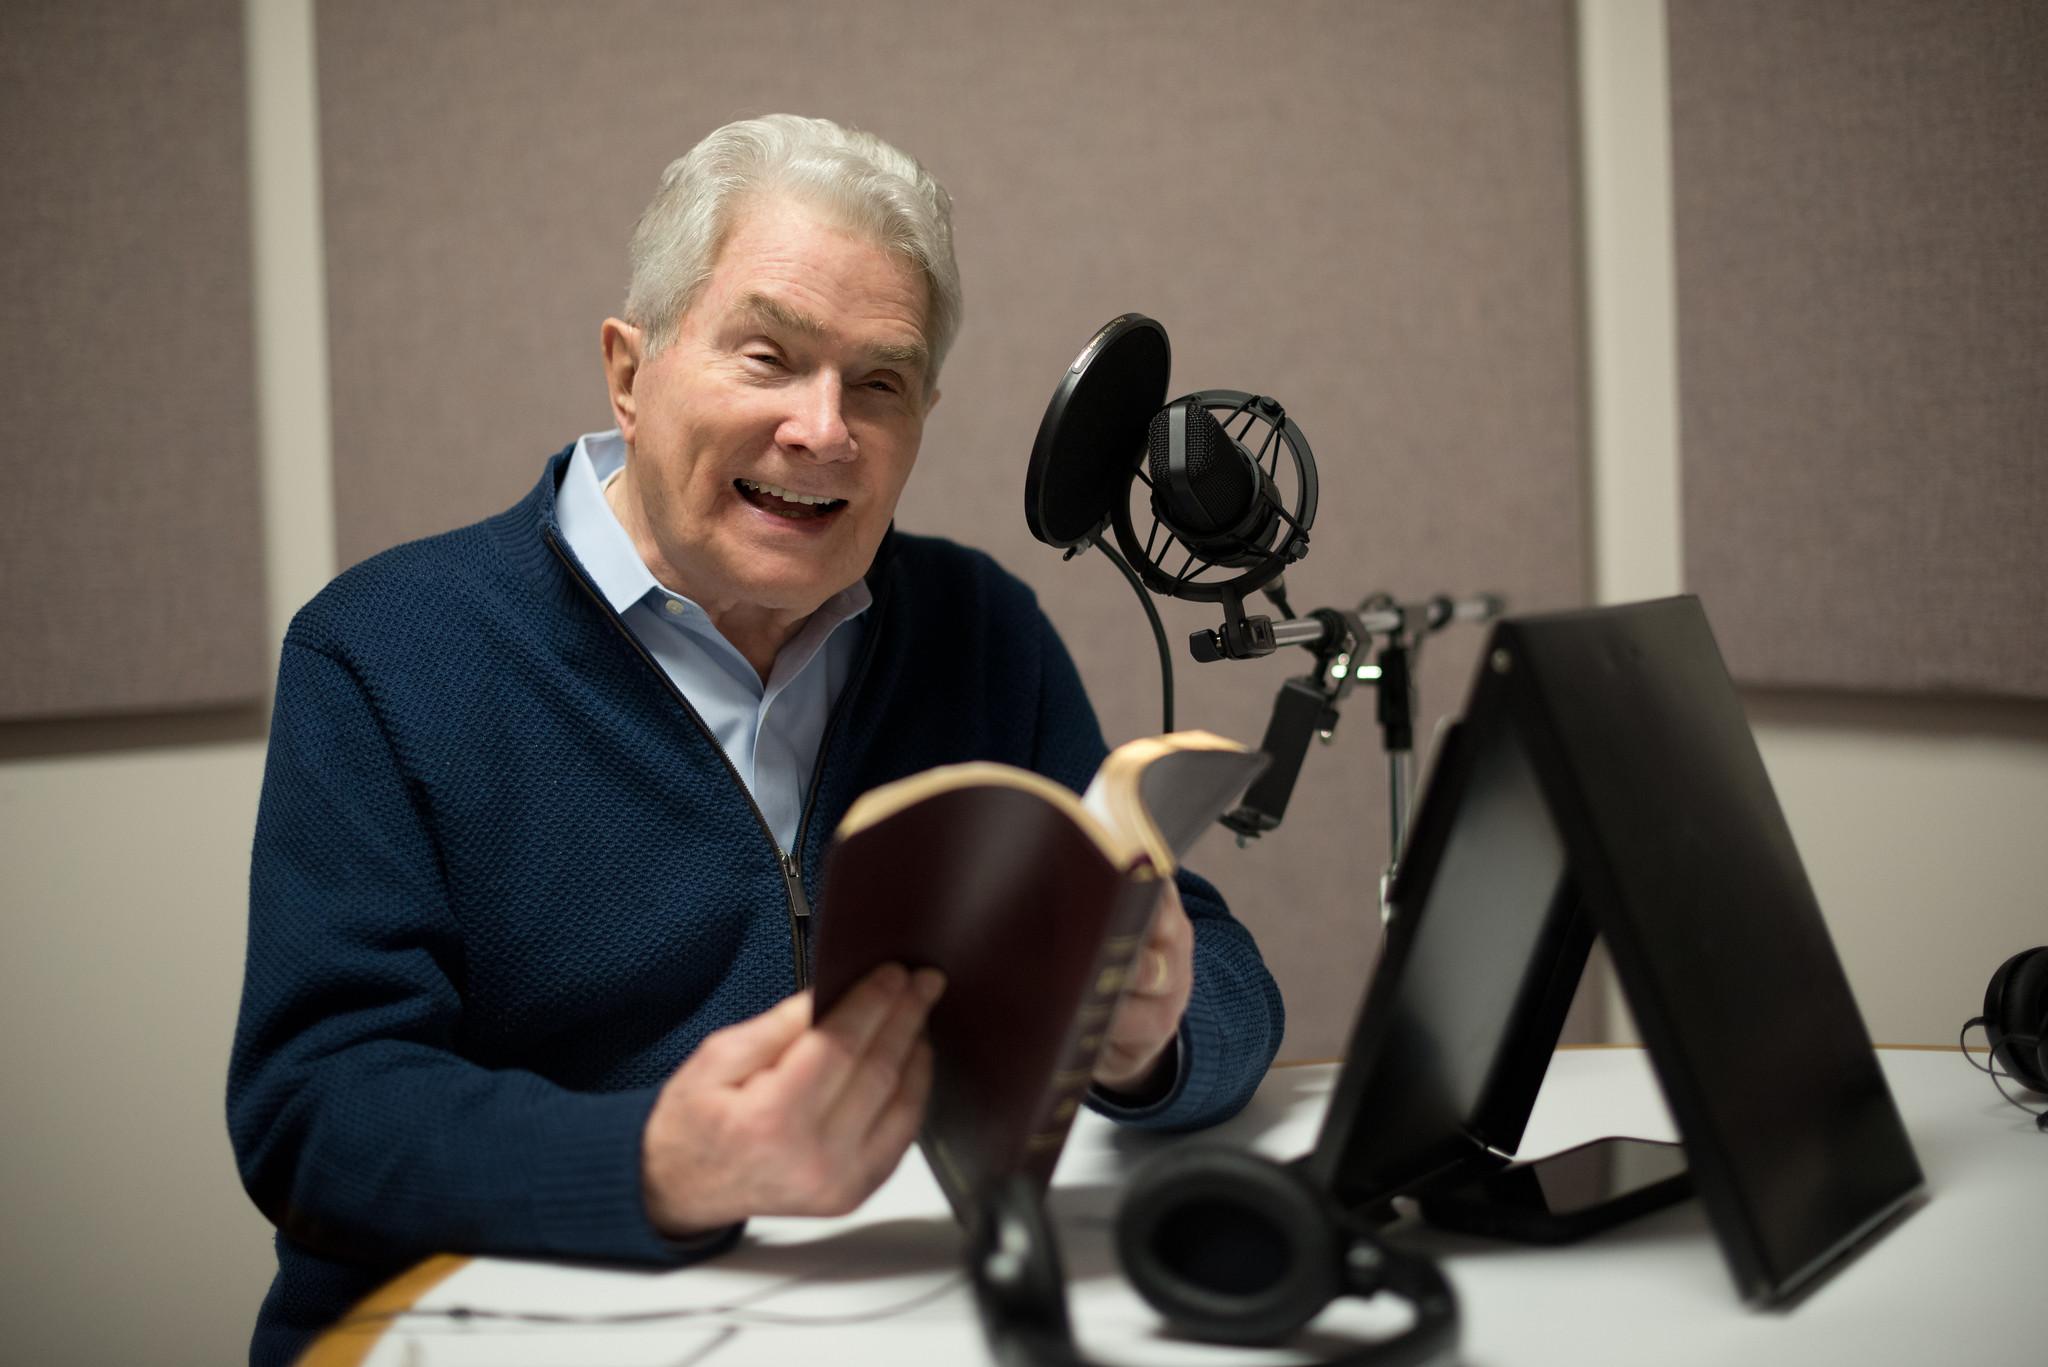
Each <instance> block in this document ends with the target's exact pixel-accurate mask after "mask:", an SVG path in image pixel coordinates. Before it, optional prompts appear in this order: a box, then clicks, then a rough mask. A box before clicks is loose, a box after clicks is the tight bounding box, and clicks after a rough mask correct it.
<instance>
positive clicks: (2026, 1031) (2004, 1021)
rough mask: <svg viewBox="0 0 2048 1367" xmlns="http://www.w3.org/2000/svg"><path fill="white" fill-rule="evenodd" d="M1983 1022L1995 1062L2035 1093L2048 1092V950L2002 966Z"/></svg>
mask: <svg viewBox="0 0 2048 1367" xmlns="http://www.w3.org/2000/svg"><path fill="white" fill-rule="evenodd" d="M1984 1022H1985V1024H1984V1033H1985V1036H1986V1038H1987V1039H1989V1041H1990V1043H1991V1054H1992V1057H1993V1058H1994V1059H1996V1060H1997V1061H1998V1062H1999V1063H2002V1064H2004V1065H2005V1070H2006V1071H2007V1072H2008V1073H2011V1074H2012V1075H2013V1077H2015V1078H2017V1079H2018V1080H2019V1081H2020V1082H2022V1083H2024V1084H2026V1085H2027V1086H2028V1087H2030V1088H2032V1089H2033V1090H2034V1091H2037V1092H2048V945H2044V946H2042V947H2041V948H2038V949H2028V950H2022V951H2021V952H2020V953H2018V954H2015V955H2013V956H2012V957H2011V958H2010V959H2007V960H2006V961H2005V962H2004V963H2003V964H2001V965H1999V968H1998V971H1997V972H1996V973H1994V974H1992V975H1991V983H1990V985H1989V986H1988V987H1986V988H1985V989H1984ZM2021 1041H2025V1042H2024V1043H2022V1042H2021Z"/></svg>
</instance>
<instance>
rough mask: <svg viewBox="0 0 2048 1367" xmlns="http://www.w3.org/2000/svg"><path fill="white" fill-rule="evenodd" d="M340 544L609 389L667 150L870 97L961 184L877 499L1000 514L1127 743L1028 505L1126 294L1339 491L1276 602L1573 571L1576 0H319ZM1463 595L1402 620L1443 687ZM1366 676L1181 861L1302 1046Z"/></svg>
mask: <svg viewBox="0 0 2048 1367" xmlns="http://www.w3.org/2000/svg"><path fill="white" fill-rule="evenodd" d="M318 18H319V38H320V86H321V119H322V140H323V157H324V164H323V173H324V178H325V191H326V196H327V242H328V252H329V267H330V282H331V300H330V313H331V319H332V332H333V347H332V353H333V364H334V413H335V437H336V441H335V468H336V480H337V490H336V493H337V502H338V505H339V518H340V528H339V532H340V545H341V548H342V558H343V560H344V561H348V560H353V559H356V558H359V557H361V556H364V555H367V554H370V553H371V552H374V551H376V550H378V549H379V548H381V547H383V546H387V545H390V544H391V543H393V542H395V541H397V540H399V539H401V538H404V537H410V536H416V535H420V534H423V533H426V532H430V531H433V530H436V529H438V528H442V527H447V526H450V525H453V524H455V523H457V522H460V521H463V520H466V519H470V518H475V517H478V516H481V515H483V514H485V513H488V512H491V511H493V510H495V509H498V508H501V507H503V506H505V505H506V504H507V503H509V502H510V501H511V500H512V499H514V498H515V497H517V496H518V495H519V494H521V493H522V492H524V491H525V490H526V489H527V488H529V487H531V485H532V482H533V480H534V479H535V478H536V476H537V475H538V473H539V470H540V465H541V461H542V459H543V458H544V457H545V456H546V455H547V454H548V453H550V452H551V451H553V450H555V449H557V448H558V447H560V446H561V445H562V444H564V443H565V442H567V441H569V440H570V439H572V438H573V437H575V435H576V434H577V433H579V432H582V431H587V430H591V429H595V428H599V427H603V426H606V425H608V419H607V416H606V413H607V409H606V405H605V398H604V387H603V382H602V377H601V374H600V370H599V365H598V325H599V323H600V321H601V320H602V319H603V318H604V316H605V315H606V314H607V313H608V312H611V311H614V310H616V309H617V307H618V304H619V300H620V298H621V297H622V295H623V292H624V286H625V279H624V272H625V267H624V258H625V242H626V238H627V235H628V233H629V232H630V230H631V228H632V224H633V221H634V219H635V217H636V216H637V215H638V213H639V211H640V209H641V207H642V205H643V204H644V203H645V202H646V200H647V197H648V196H649V195H650V194H651V193H652V191H653V188H654V183H655V179H656V176H657V175H658V173H659V171H660V169H661V167H662V166H663V165H664V164H666V163H667V162H668V161H669V160H670V159H671V158H673V157H675V156H677V155H679V154H680V153H681V152H683V151H684V150H686V149H687V147H688V146H689V145H690V144H691V143H692V142H694V141H695V140H696V139H697V138H698V137H700V136H702V135H703V134H704V133H705V132H708V131H709V130H710V129H711V128H713V127H714V126H716V125H718V124H719V123H722V122H724V121H725V120H727V119H730V118H734V117H738V116H741V115H745V114H751V113H765V112H769V111H773V110H780V109H790V110H796V111H798V112H807V113H821V114H827V115H830V116H832V117H835V118H838V119H841V120H843V121H846V122H850V123H855V124H859V125H861V126H864V127H868V128H872V129H874V130H875V131H876V132H879V133H881V134H882V135H884V136H885V137H889V138H891V139H894V140H896V141H898V142H900V143H901V144H902V145H904V146H905V147H907V148H908V149H910V150H911V151H913V152H914V153H915V154H916V155H918V156H919V157H920V158H922V159H923V160H924V161H925V162H926V163H927V164H929V165H930V166H931V167H932V168H933V169H934V170H935V171H936V172H937V173H938V174H939V176H940V177H941V178H942V179H943V180H944V181H945V182H946V183H947V184H948V186H949V187H950V188H951V190H952V192H953V194H954V196H955V199H956V203H957V212H956V218H957V235H958V242H959V254H960V261H961V267H962V271H963V274H964V276H965V282H966V289H967V322H966V327H965V330H964V331H963V333H962V335H961V338H960V341H959V344H958V346H957V348H956V349H955V351H954V354H953V357H952V359H951V360H950V361H949V362H948V365H947V370H946V373H945V375H944V377H943V380H942V387H943V390H944V400H943V402H942V403H941V404H940V405H939V407H938V409H937V410H936V412H935V413H934V415H933V417H932V420H931V422H930V424H929V426H928V428H927V431H926V438H925V444H924V450H923V455H922V457H921V459H920V462H919V467H918V471H917V474H916V475H915V477H914V478H913V479H912V481H911V485H910V489H909V491H908V493H907V495H906V496H905V499H904V502H903V505H902V507H901V509H900V516H899V521H900V522H901V523H902V525H904V526H905V527H907V528H909V529H912V530H916V531H923V532H938V533H944V534H949V535H952V536H955V537H957V538H960V539H962V540H966V541H970V542H974V543H978V544H980V545H983V546H986V547H987V548H989V549H990V550H991V551H993V552H994V553H995V554H996V555H997V556H998V557H999V558H1000V559H1001V560H1002V561H1003V562H1004V563H1005V564H1006V565H1008V566H1009V567H1011V568H1012V569H1013V570H1015V571H1016V572H1017V573H1019V574H1020V575H1022V576H1023V577H1024V578H1025V579H1026V580H1028V581H1029V582H1030V583H1031V584H1032V585H1033V586H1034V587H1035V588H1036V589H1037V590H1038V592H1039V595H1040V598H1041V600H1042V601H1043V602H1044V604H1045V605H1046V608H1047V610H1048V611H1049V613H1050V614H1051V616H1052V617H1053V619H1054V621H1055V622H1056V623H1057V624H1058V626H1059V627H1060V629H1061V631H1062V633H1063V635H1064V636H1065V638H1066V639H1067V641H1068V643H1069V644H1070V646H1071V647H1072V649H1073V651H1074V653H1075V655H1076V657H1077V658H1078V660H1079V662H1080V666H1081V670H1082V673H1083V675H1084V677H1085V678H1086V680H1087V682H1088V684H1089V687H1090V690H1091V692H1092V694H1093V696H1094V698H1095V700H1096V703H1097V706H1098V709H1099V711H1100V713H1101V716H1102V721H1103V727H1104V730H1105V732H1106V733H1107V734H1108V736H1109V737H1110V739H1111V740H1112V742H1114V741H1117V740H1122V739H1126V738H1128V737H1130V736H1133V735H1137V734H1141V733H1145V732H1149V731H1153V730H1156V729H1157V728H1158V725H1159V697H1158V680H1157V673H1156V668H1155V664H1154V656H1153V651H1152V646H1151V643H1150V641H1149V639H1148V638H1147V635H1146V631H1145V625H1144V618H1143V616H1142V614H1141V612H1140V609H1139V607H1138V604H1137V603H1136V602H1135V601H1133V599H1132V597H1131V596H1130V594H1129V592H1128V590H1127V589H1126V588H1125V587H1124V585H1123V583H1122V581H1121V580H1120V579H1118V578H1117V577H1116V574H1115V572H1114V571H1113V570H1112V569H1111V568H1110V567H1109V566H1108V565H1107V564H1106V563H1104V562H1103V561H1101V560H1100V558H1099V557H1091V558H1090V559H1086V560H1077V561H1075V562H1072V563H1068V564H1062V563H1061V561H1060V558H1059V556H1058V555H1057V554H1056V553H1055V552H1053V551H1051V550H1048V549H1047V548H1045V547H1043V546H1040V545H1039V544H1037V543H1036V542H1034V541H1032V540H1031V539H1030V537H1029V536H1028V534H1027V533H1026V531H1025V528H1024V519H1023V516H1022V507H1023V497H1022V494H1023V479H1024V470H1025V465H1026V461H1027V458H1028V455H1029V452H1030V447H1031V441H1032V438H1033V435H1034V434H1035V432H1036V431H1037V428H1038V422H1039V417H1040V415H1041V413H1042V412H1043V410H1044V407H1045V404H1046V401H1047V400H1048V399H1049V398H1050V397H1051V395H1052V392H1053V387H1054V385H1055V383H1056V382H1057V380H1058V379H1059V376H1060V374H1061V372H1062V370H1063V369H1064V368H1065V367H1066V365H1067V364H1068V363H1069V362H1070V361H1071V360H1072V359H1073V357H1074V355H1075V354H1076V353H1077V352H1078V351H1079V350H1080V348H1081V345H1082V344H1083V343H1084V342H1085V341H1086V340H1087V339H1088V337H1089V336H1090V334H1091V333H1093V332H1094V331H1095V329H1096V328H1097V327H1098V326H1099V325H1100V324H1101V323H1103V322H1104V321H1106V320H1107V319H1109V318H1110V317H1113V316H1114V315H1116V314H1119V313H1122V312H1125V311H1127V310H1136V311H1139V312H1143V313H1147V314H1150V315H1151V316H1153V317H1155V318H1157V319H1159V320H1160V321H1161V322H1163V323H1164V324H1165V325H1166V327H1167V328H1168V330H1169V331H1170V332H1171V334H1172V337H1173V343H1174V355H1175V364H1174V379H1173V383H1174V386H1175V388H1176V391H1179V390H1185V389H1195V388H1203V387H1212V386H1226V387H1232V388H1240V389H1248V390H1253V391H1258V392H1264V393H1269V394H1272V395H1275V396H1277V397H1278V398H1280V400H1281V401H1282V402H1283V403H1285V404H1286V405H1287V406H1288V409H1289V411H1290V412H1291V413H1292V415H1293V416H1294V417H1295V418H1296V420H1297V421H1298V422H1299V423H1300V425H1301V427H1302V428H1303V430H1304V431H1305V433H1306V434H1307V436H1308V439H1309V441H1310V442H1311V444H1312V445H1313V446H1314V449H1315V451H1316V453H1317V456H1318V457H1319V460H1320V462H1321V474H1322V494H1323V506H1322V515H1321V518H1320V519H1319V521H1318V523H1317V525H1316V528H1315V532H1314V544H1313V547H1312V549H1311V551H1310V554H1309V557H1308V559H1307V560H1306V561H1305V562H1304V563H1303V564H1302V565H1301V566H1299V567H1297V569H1296V571H1295V572H1294V573H1293V574H1292V575H1291V576H1290V587H1291V591H1292V595H1293V599H1294V602H1295V605H1296V606H1297V608H1301V609H1307V608H1311V607H1315V606H1318V605H1322V604H1341V605H1346V606H1349V605H1351V604H1353V603H1356V602H1357V601H1358V600H1359V599H1361V598H1363V597H1364V596H1365V595H1366V594H1368V593H1370V592H1372V591H1374V590H1388V591H1391V592H1394V593H1396V594H1401V595H1407V596H1419V595H1422V594H1426V593H1430V592H1435V591H1439V590H1442V591H1449V592H1464V591H1469V590H1477V589H1482V588H1488V589H1499V590H1503V591H1505V592H1506V593H1508V594H1509V595H1511V596H1512V597H1513V599H1514V600H1515V602H1516V603H1517V605H1518V606H1523V607H1555V606H1559V605H1562V604H1568V603H1575V602H1579V601H1582V599H1583V596H1584V592H1585V584H1586V542H1587V533H1586V524H1585V501H1586V495H1585V483H1584V475H1583V459H1582V447H1583V429H1584V418H1583V411H1582V403H1581V393H1580V390H1581V379H1582V377H1581V371H1580V360H1579V357H1580V350H1581V349H1580V336H1579V281H1578V270H1577V259H1576V236H1575V224H1576V212H1577V190H1576V173H1575V123H1574V119H1575V115H1574V109H1575V101H1574V83H1573V71H1572V55H1571V54H1572V39H1571V31H1570V23H1569V6H1568V5H1567V4H1565V3H1563V0H1548V2H1546V3H1537V4H1532V3H1525V0H1497V2H1495V3H1484V4H1459V5H1440V4H1434V3H1427V2H1426V0H1406V2H1403V3H1380V4H1372V5H1356V4H1350V3H1317V4H1308V3H1289V4H1275V5H1266V6H1260V7H1257V9H1256V10H1252V9H1248V8H1247V7H1245V6H1242V5H1237V4H1228V3H1219V2H1218V0H1206V2H1205V3H1171V4H1169V3H1126V4H1118V5H1100V4H1094V3H1083V2H1082V0H1073V2H1071V3H1058V4H1027V5H995V4H959V5H930V4H921V3H907V2H905V0H882V2H880V3H869V4H864V5H859V6H812V5H779V4H770V5H753V6H738V7H735V6H723V5H709V4H704V5H698V4H687V5H684V4H669V3H663V4H628V3H615V4H608V5H604V6H572V5H558V4H510V3H501V2H496V0H493V2H491V3H467V4H453V3H443V4H435V5H430V6H422V5H416V4H411V3H403V2H402V0H375V2H372V3H365V2H363V0H355V2H354V3H347V4H333V3H323V4H322V5H321V6H320V8H319V10H318ZM1165 616H1166V618H1167V622H1168V627H1169V631H1170V633H1171V635H1172V637H1173V640H1174V642H1175V650H1176V652H1177V654H1178V655H1179V675H1180V688H1181V703H1180V712H1179V720H1180V721H1181V723H1182V724H1184V725H1198V726H1208V727H1211V728H1213V729H1215V730H1219V731H1222V732H1224V733H1226V734H1230V735H1236V736H1240V737H1243V738H1245V739H1247V740H1249V741H1254V742H1255V741H1257V740H1258V738H1259V736H1260V735H1261V734H1262V733H1263V731H1264V728H1265V724H1266V717H1267V713H1268V711H1269V709H1270V707H1271V704H1272V699H1273V696H1274V692H1275V690H1276V689H1277V688H1278V687H1279V685H1280V683H1281V682H1282V680H1283V679H1285V678H1286V677H1287V676H1288V675H1290V674H1295V673H1299V672H1301V671H1302V670H1303V669H1304V668H1305V667H1306V665H1307V657H1306V656H1303V655H1300V654H1299V653H1298V652H1293V653H1291V654H1290V655H1289V656H1282V657H1278V658H1274V659H1271V660H1266V661H1261V662H1253V663H1239V664H1214V665H1205V666H1197V665H1195V664H1193V663H1192V662H1191V661H1190V660H1189V659H1188V658H1187V656H1186V654H1185V644H1184V643H1185V639H1186V635H1187V633H1188V632H1189V631H1190V630H1192V629H1194V628H1195V627H1197V626H1209V625H1214V624H1215V622H1216V620H1217V619H1216V617H1215V615H1214V613H1213V612H1212V611H1209V610H1205V609H1201V608H1196V607H1187V606H1181V605H1169V606H1168V607H1167V609H1166V611H1165ZM1479 640H1480V635H1479V633H1478V632H1476V631H1474V630H1472V629H1470V628H1461V629H1459V630H1457V631H1455V632H1453V633H1450V634H1447V635H1445V636H1443V637H1440V638H1438V640H1437V641H1436V642H1434V643H1433V644H1432V645H1431V646H1430V647H1429V649H1428V650H1427V651H1426V652H1425V657H1424V660H1423V666H1422V668H1423V676H1424V690H1423V693H1424V707H1423V712H1424V717H1425V721H1424V724H1423V727H1422V733H1423V735H1424V736H1425V737H1426V736H1427V735H1428V734H1429V730H1430V726H1429V719H1433V718H1434V717H1436V716H1437V715H1440V714H1442V713H1443V712H1446V711H1448V710H1450V709H1452V708H1453V707H1455V706H1456V705H1457V704H1458V702H1459V701H1460V700H1461V699H1462V697H1463V695H1464V691H1465V687H1466V684H1467V681H1468V678H1469V674H1470V670H1471V667H1472V662H1473V659H1474V655H1475V653H1476V651H1477V648H1478V645H1479ZM1372 704H1373V699H1372V698H1371V696H1370V695H1366V694H1361V695H1360V696H1359V697H1357V698H1356V699H1355V700H1354V701H1353V703H1352V704H1351V706H1350V710H1349V712H1348V714H1347V717H1346V719H1345V721H1344V722H1343V724H1342V726H1341V727H1340V728H1339V730H1338V733H1337V739H1336V743H1335V744H1334V745H1333V746H1331V747H1330V748H1328V749H1321V748H1318V749H1316V750H1315V752H1314V753H1313V754H1312V755H1311V756H1310V758H1309V763H1308V766H1307V770H1306V773H1305V775H1304V778H1303V782H1302V786H1301V788H1300V789H1299V790H1298V792H1297V794H1296V796H1295V800H1294V805H1293V807H1292V809H1291V810H1290V812H1289V814H1288V817H1287V821H1286V824H1285V825H1284V826H1283V827H1282V828H1281V830H1280V831H1278V832H1277V833H1275V834H1273V835H1272V836H1269V837H1268V838H1267V839H1265V840H1264V841H1262V842H1260V843H1258V844H1257V845H1255V846H1254V847H1252V848H1251V849H1248V850H1244V851H1238V850H1236V849H1233V848H1231V847H1230V845H1229V843H1228V842H1227V841H1226V840H1224V839H1223V838H1222V837H1221V836H1220V835H1219V836H1217V837H1212V840H1211V842H1210V844H1208V845H1207V846H1205V847H1204V848H1203V849H1202V850H1200V851H1199V852H1198V854H1197V857H1196V859H1195V861H1194V862H1195V865H1196V867H1198V868H1200V869H1202V870H1203V872H1205V873H1207V874H1209V875H1210V876H1212V877H1214V878H1215V879H1216V881H1217V882H1218V883H1220V884H1221V885H1222V887H1223V888H1224V890H1225V892H1226V893H1227V894H1228V895H1229V896H1230V898H1231V900H1232V903H1233V905H1234V907H1235V908H1236V909H1237V910H1238V912H1239V913H1240V915H1242V916H1243V918H1244V919H1245V920H1246V921H1247V922H1248V923H1249V924H1250V925H1251V926H1252V928H1253V930H1254V931H1255V932H1256V933H1257V935H1258V937H1259V940H1260V943H1261V945H1262V947H1263V948H1264V950H1265V952H1266V955H1267V957H1268V959H1269V961H1271V962H1272V963H1273V965H1274V967H1275V969H1276V971H1277V973H1278V974H1279V977H1280V980H1281V983H1282V986H1283V988H1284V989H1285V991H1286V993H1287V999H1288V1003H1289V1008H1290V1026H1289V1036H1288V1042H1287V1052H1288V1054H1289V1055H1290V1056H1293V1057H1313V1056H1323V1057H1328V1056H1331V1055H1334V1054H1335V1053H1337V1052H1338V1050H1339V1049H1340V1048H1341V1047H1342V1044H1343V1041H1344V1039H1345V1037H1346V1032H1347V1030H1348V1027H1349V1024H1350V1020H1351V1016H1352V1013H1353V1011H1354V1010H1355V1008H1356V1005H1357V1001H1358V997H1359V993H1360V990H1361V988H1362V987H1363V984H1364V981H1365V974H1366V971H1367V969H1368V968H1369V966H1370V964H1371V961H1372V957H1373V954H1374V952H1375V950H1376V948H1377V945H1378V942H1379V924H1378V920H1377V917H1376V916H1375V914H1374V899H1375V895H1376V893H1375V884H1376V880H1377V877H1378V874H1379V870H1380V866H1381V863H1382V861H1383V860H1384V858H1385V850H1386V837H1385V828H1386V785H1385V777H1384V772H1383V764H1382V761H1381V758H1380V753H1379V749H1378V746H1379V738H1378V732H1377V728H1376V726H1375V725H1374V721H1373V712H1372Z"/></svg>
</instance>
